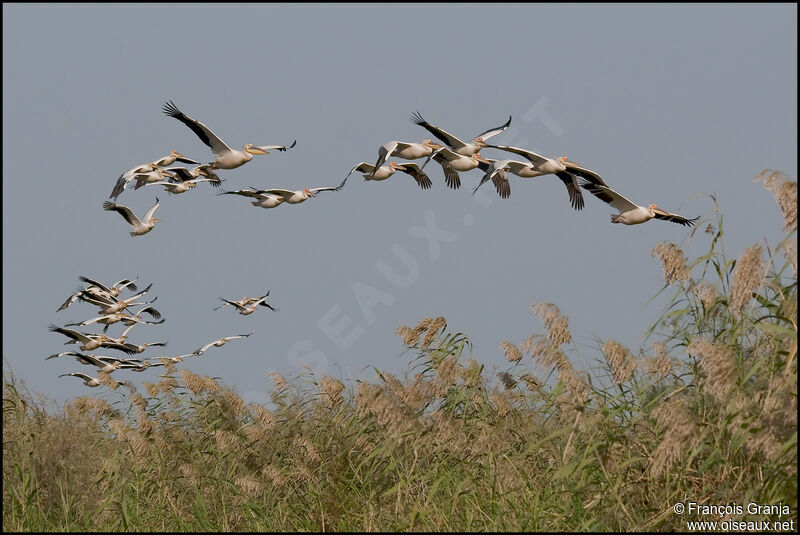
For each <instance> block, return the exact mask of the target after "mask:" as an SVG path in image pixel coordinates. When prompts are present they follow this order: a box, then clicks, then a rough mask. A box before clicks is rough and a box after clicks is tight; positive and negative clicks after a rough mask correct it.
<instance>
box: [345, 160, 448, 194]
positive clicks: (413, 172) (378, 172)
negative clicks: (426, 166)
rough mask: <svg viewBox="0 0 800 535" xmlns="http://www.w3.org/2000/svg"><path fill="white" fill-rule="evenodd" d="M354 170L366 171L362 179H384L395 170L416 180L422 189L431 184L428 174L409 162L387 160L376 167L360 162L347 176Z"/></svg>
mask: <svg viewBox="0 0 800 535" xmlns="http://www.w3.org/2000/svg"><path fill="white" fill-rule="evenodd" d="M355 171H358V172H359V173H366V174H365V175H364V180H386V179H387V178H389V177H390V176H392V175H393V174H394V172H395V171H403V172H404V173H406V174H408V175H410V176H411V177H412V178H413V179H414V180H416V182H417V185H418V186H419V187H421V188H422V189H428V188H430V187H431V186H432V183H431V179H430V178H428V175H426V174H425V173H423V172H422V170H421V169H420V167H419V166H418V165H417V164H415V163H411V162H403V163H402V164H399V163H397V162H389V163H388V164H387V165H384V166H381V167H377V168H376V167H375V166H374V165H372V164H368V163H367V162H361V163H359V164H358V165H356V166H355V167H353V168H352V169H351V170H350V172H349V173H348V174H347V176H348V177H349V176H350V175H351V174H353V173H354V172H355ZM345 180H346V178H345Z"/></svg>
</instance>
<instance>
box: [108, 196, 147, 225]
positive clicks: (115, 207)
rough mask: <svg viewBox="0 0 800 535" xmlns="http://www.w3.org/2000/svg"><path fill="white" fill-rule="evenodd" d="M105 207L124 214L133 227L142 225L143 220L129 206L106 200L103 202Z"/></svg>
mask: <svg viewBox="0 0 800 535" xmlns="http://www.w3.org/2000/svg"><path fill="white" fill-rule="evenodd" d="M103 209H104V210H107V211H114V212H117V213H119V214H120V215H122V217H123V218H124V219H125V221H127V222H128V224H129V225H131V226H133V227H137V226H141V225H142V222H141V221H139V218H138V217H136V215H135V214H134V213H133V212H131V209H130V208H128V207H127V206H122V205H121V204H114V203H113V202H110V201H106V202H104V203H103Z"/></svg>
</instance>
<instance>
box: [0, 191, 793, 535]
mask: <svg viewBox="0 0 800 535" xmlns="http://www.w3.org/2000/svg"><path fill="white" fill-rule="evenodd" d="M794 184H795V186H794V188H795V189H794V191H795V197H796V183H794ZM782 191H784V192H785V190H782ZM781 206H783V204H782V205H781ZM795 214H796V212H795ZM784 216H785V217H786V212H784ZM789 223H791V221H789ZM695 230H697V231H699V230H701V229H695ZM705 230H706V231H707V232H709V234H710V235H711V242H712V245H711V248H710V250H709V253H708V254H707V255H704V256H703V257H701V258H699V259H696V260H695V261H693V262H691V263H690V262H687V261H686V260H685V259H684V258H682V251H680V249H678V248H677V246H674V247H673V246H672V245H668V246H666V247H661V248H659V249H658V251H656V250H655V249H654V255H656V256H659V257H660V258H661V260H662V262H663V267H664V271H665V277H666V278H667V280H668V281H669V282H668V283H667V284H666V285H665V287H664V288H663V289H662V290H661V291H671V292H673V297H672V299H671V302H670V304H669V306H668V307H667V309H666V310H665V311H664V314H663V315H662V317H661V318H660V319H659V320H658V321H657V322H656V323H655V324H654V325H653V327H652V329H651V330H650V336H651V337H652V338H653V339H655V340H656V342H655V343H654V344H653V345H650V346H648V347H645V348H642V349H640V350H637V351H629V350H628V349H627V348H623V347H622V346H620V345H619V344H617V343H616V342H614V341H612V340H605V341H604V340H599V341H598V347H597V360H598V362H599V364H598V366H597V367H596V368H595V369H591V370H586V371H581V370H576V369H575V368H574V367H573V366H572V364H571V363H570V360H569V354H570V353H572V352H573V351H574V347H573V345H572V342H571V336H570V335H569V331H568V328H567V320H566V317H564V316H563V315H561V312H560V311H559V310H558V309H557V308H556V307H555V306H553V305H549V304H540V305H538V306H534V308H533V310H534V313H536V314H537V315H538V316H539V317H540V319H541V320H542V322H543V324H544V326H545V329H544V332H542V333H536V334H534V335H533V336H531V338H529V339H528V340H527V341H525V342H522V343H521V344H517V345H515V344H510V343H508V344H505V345H504V350H505V351H506V354H507V355H508V356H509V365H508V368H507V369H506V370H505V371H504V372H502V373H501V374H500V375H502V377H500V378H499V379H500V380H498V377H494V376H491V375H490V374H489V373H488V372H487V370H485V369H484V368H483V366H481V365H480V364H479V363H478V362H476V361H475V360H473V359H472V358H471V357H470V353H471V344H470V342H469V339H468V337H467V336H466V335H465V334H464V333H454V332H450V331H448V330H447V327H446V324H445V322H444V320H443V319H442V318H437V319H432V318H426V319H424V320H423V321H421V322H420V323H419V324H418V325H417V326H416V327H405V328H399V329H398V334H400V335H401V336H402V337H403V340H404V343H405V344H406V345H407V347H408V350H409V353H408V355H409V358H410V362H409V367H408V371H407V372H406V373H405V374H404V375H403V376H401V377H397V376H394V375H392V374H390V373H388V372H385V371H382V370H379V369H377V368H376V370H375V371H376V372H377V377H378V379H377V380H376V381H375V382H374V383H367V382H359V383H354V384H348V385H342V384H341V383H339V382H338V381H336V380H335V379H332V378H323V377H315V376H314V375H313V374H311V373H304V374H302V375H301V376H299V377H297V378H294V379H293V380H291V381H286V380H285V379H283V378H282V377H280V376H273V380H274V382H275V388H274V390H273V392H272V393H271V399H272V402H271V403H270V404H269V405H268V406H266V405H256V404H246V403H245V402H244V401H243V400H242V399H241V398H240V397H239V396H238V395H237V394H236V393H235V392H233V391H232V390H230V389H228V388H226V387H225V386H224V385H220V384H218V383H217V382H215V381H214V380H213V379H210V378H208V377H199V376H196V375H194V374H191V373H190V372H188V371H186V370H182V369H180V368H174V369H172V370H171V374H172V379H164V380H162V381H161V383H159V384H157V385H146V387H147V388H146V390H147V392H146V393H139V392H136V391H135V389H134V388H132V387H131V388H130V389H129V390H126V389H125V387H121V388H120V390H118V392H119V394H120V395H119V398H120V401H117V402H115V403H112V404H108V403H106V402H105V401H102V400H99V399H96V398H92V397H89V396H84V397H81V398H78V399H75V400H73V401H72V402H70V403H68V404H67V405H66V406H64V407H63V408H60V409H58V410H55V411H54V410H46V406H45V405H46V402H45V401H43V400H42V399H41V398H40V397H39V396H35V395H33V394H32V393H30V392H28V391H27V390H26V389H25V387H24V385H22V384H20V383H19V381H17V380H16V379H15V377H14V376H13V375H12V374H7V375H6V376H5V377H4V381H3V529H4V530H7V531H57V530H69V531H101V530H102V531H105V530H119V531H123V530H124V531H140V530H142V531H144V530H146V531H200V530H202V531H234V530H235V531H253V530H263V531H267V530H270V531H272V530H285V531H306V530H313V531H344V530H347V531H350V530H353V531H355V530H358V531H378V530H380V531H395V530H396V531H405V530H426V531H434V530H435V531H456V530H458V531H461V530H480V531H511V530H514V531H516V530H521V531H542V530H580V531H588V530H603V531H618V530H626V531H627V530H645V531H667V530H686V525H685V521H686V520H696V519H700V520H720V518H714V517H711V518H709V517H704V518H701V517H698V516H697V515H684V516H678V515H676V514H674V513H673V511H672V506H673V504H675V503H676V502H679V501H680V502H683V501H695V502H698V503H704V504H719V505H725V504H730V503H734V502H735V503H737V504H747V503H749V502H757V503H759V504H778V503H782V504H784V505H788V506H789V507H790V509H791V511H792V513H791V517H790V519H791V518H794V519H796V510H797V359H796V353H797V274H796V251H793V250H792V249H791V248H789V246H791V245H792V244H796V215H795V220H794V223H793V224H792V225H789V227H788V228H787V229H784V230H788V231H789V234H788V235H787V239H786V240H784V242H783V244H782V245H781V250H782V251H783V253H785V254H786V255H788V258H789V259H788V260H785V258H786V257H785V256H782V254H778V253H776V252H774V251H772V250H771V249H770V248H769V247H768V246H765V247H763V248H764V249H766V253H764V251H762V250H761V249H759V252H760V253H761V254H760V255H759V257H758V258H756V257H755V255H754V254H751V255H750V256H749V257H748V256H746V255H745V254H742V255H741V256H740V257H739V258H738V259H729V258H726V256H725V254H724V251H723V249H722V237H723V231H722V217H721V216H719V219H718V221H717V222H716V224H715V225H711V226H710V228H706V229H705ZM693 235H694V233H693ZM787 244H788V246H787ZM754 252H755V249H753V250H751V253H754ZM779 259H784V261H783V262H781V261H779ZM759 262H760V263H759ZM711 289H713V291H711ZM511 348H516V350H517V351H519V353H515V352H514V351H512V350H511ZM519 357H521V360H517V359H518V358H519ZM528 359H532V361H531V360H528ZM531 370H537V377H534V375H533V374H531ZM100 388H106V387H100ZM733 518H736V519H745V520H767V519H769V520H776V519H777V517H771V518H770V517H769V516H764V515H761V516H759V515H748V514H745V515H744V516H740V517H736V516H734V517H733ZM781 520H787V518H785V517H784V518H782V519H781Z"/></svg>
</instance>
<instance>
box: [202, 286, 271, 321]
mask: <svg viewBox="0 0 800 535" xmlns="http://www.w3.org/2000/svg"><path fill="white" fill-rule="evenodd" d="M267 297H269V292H267V293H266V294H265V295H262V296H261V297H259V298H258V299H256V300H255V301H253V300H251V298H249V297H248V298H245V299H248V300H249V301H250V302H249V303H248V304H246V305H243V304H240V303H241V302H239V301H231V300H229V299H225V298H224V297H220V299H221V300H223V301H224V302H225V303H226V304H228V305H231V306H234V307H236V310H238V311H239V314H241V315H242V316H247V315H249V314H252V313H253V312H255V311H256V309H257V308H258V306H259V305H261V306H263V307H267V308H268V309H270V310H273V311H277V310H278V309H277V308H273V307H272V306H270V305H269V304H268V303H267V302H266V299H267ZM218 308H222V307H218ZM215 310H216V309H215Z"/></svg>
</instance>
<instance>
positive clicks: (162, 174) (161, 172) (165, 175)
mask: <svg viewBox="0 0 800 535" xmlns="http://www.w3.org/2000/svg"><path fill="white" fill-rule="evenodd" d="M134 178H135V179H136V185H135V186H134V187H133V189H134V190H137V189H139V188H141V187H142V186H147V185H148V184H154V183H156V182H161V181H163V180H169V179H171V178H175V174H174V173H171V172H169V171H167V170H166V169H162V168H160V167H159V168H157V169H154V170H152V171H149V172H147V173H139V174H137V175H136V176H135V177H134Z"/></svg>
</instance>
